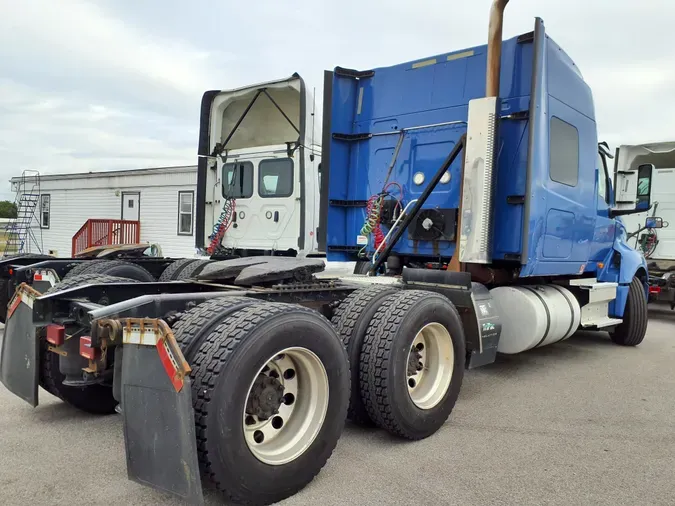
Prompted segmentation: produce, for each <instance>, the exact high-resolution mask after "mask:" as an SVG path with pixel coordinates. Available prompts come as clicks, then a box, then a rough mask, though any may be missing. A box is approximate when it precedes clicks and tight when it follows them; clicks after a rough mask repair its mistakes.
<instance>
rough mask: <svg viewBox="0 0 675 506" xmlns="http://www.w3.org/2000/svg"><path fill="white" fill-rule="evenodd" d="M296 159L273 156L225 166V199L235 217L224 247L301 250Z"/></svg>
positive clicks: (223, 175)
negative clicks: (233, 210) (228, 202)
mask: <svg viewBox="0 0 675 506" xmlns="http://www.w3.org/2000/svg"><path fill="white" fill-rule="evenodd" d="M296 161H297V160H296V159H294V158H289V157H287V156H273V155H271V156H269V157H266V158H261V159H256V160H238V161H232V162H228V163H225V164H223V166H222V179H221V181H222V185H221V186H222V195H223V197H224V198H225V199H226V198H228V197H229V198H231V199H233V200H234V207H235V214H234V220H233V223H232V225H231V227H230V229H229V230H228V231H227V233H226V234H225V237H224V239H223V245H224V246H225V247H227V248H235V249H260V250H275V251H286V250H289V249H294V250H297V249H298V235H299V231H300V184H299V181H298V167H297V165H296Z"/></svg>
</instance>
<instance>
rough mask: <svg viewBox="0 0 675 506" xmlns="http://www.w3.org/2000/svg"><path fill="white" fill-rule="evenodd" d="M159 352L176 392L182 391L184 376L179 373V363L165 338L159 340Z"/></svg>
mask: <svg viewBox="0 0 675 506" xmlns="http://www.w3.org/2000/svg"><path fill="white" fill-rule="evenodd" d="M156 346H157V353H159V360H160V361H161V362H162V365H163V366H164V370H165V371H166V374H167V375H168V376H169V379H170V380H171V384H172V385H173V388H174V389H175V390H176V392H180V391H181V389H182V388H183V378H182V377H181V376H180V375H179V374H178V364H177V363H176V360H175V359H174V358H173V355H172V354H171V350H170V349H169V345H168V344H167V342H166V340H165V339H164V338H162V339H159V340H158V341H157V345H156Z"/></svg>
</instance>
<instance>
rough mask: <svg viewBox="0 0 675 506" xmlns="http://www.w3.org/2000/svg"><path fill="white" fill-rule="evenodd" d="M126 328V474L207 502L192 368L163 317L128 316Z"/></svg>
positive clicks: (153, 485) (124, 397) (124, 331)
mask: <svg viewBox="0 0 675 506" xmlns="http://www.w3.org/2000/svg"><path fill="white" fill-rule="evenodd" d="M139 322H140V324H139ZM123 328H124V330H123V342H124V359H123V360H122V403H121V405H122V414H123V418H124V440H125V445H126V455H127V473H128V476H129V478H130V479H131V480H133V481H136V482H138V483H141V484H143V485H148V486H150V487H153V488H156V489H158V490H161V491H164V492H169V493H171V494H174V495H176V496H178V497H180V498H182V499H183V500H185V501H187V502H189V503H191V504H203V501H204V499H203V495H202V486H201V480H200V475H199V464H198V460H197V440H196V435H195V421H194V412H193V408H192V393H191V386H190V377H189V375H188V374H189V371H190V369H189V367H188V366H187V363H186V362H185V359H184V358H183V356H182V354H181V353H180V350H179V349H178V346H177V344H176V342H175V339H174V338H173V334H172V333H171V330H169V328H168V326H166V324H165V323H164V322H162V321H160V320H135V319H129V320H125V321H124V326H123Z"/></svg>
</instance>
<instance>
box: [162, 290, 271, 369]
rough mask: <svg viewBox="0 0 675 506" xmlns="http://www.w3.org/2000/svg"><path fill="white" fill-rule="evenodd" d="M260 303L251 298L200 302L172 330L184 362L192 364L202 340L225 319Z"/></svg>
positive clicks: (228, 297) (226, 298) (224, 298)
mask: <svg viewBox="0 0 675 506" xmlns="http://www.w3.org/2000/svg"><path fill="white" fill-rule="evenodd" d="M260 302H261V301H259V300H258V299H254V298H252V297H232V296H223V297H217V298H215V299H211V300H208V301H206V302H202V303H201V304H199V305H198V306H197V307H195V308H193V309H190V310H189V311H186V312H185V314H184V315H183V316H182V317H181V319H180V320H178V322H177V323H176V324H175V325H174V326H173V329H172V330H173V334H174V336H175V338H176V341H177V342H178V346H180V350H181V352H183V356H184V357H185V360H187V361H188V363H191V362H192V359H193V358H194V355H195V353H196V352H197V350H199V347H200V346H201V344H202V342H203V341H204V339H206V337H207V336H208V335H209V334H211V332H213V329H215V328H216V327H217V326H218V325H219V324H220V322H222V321H223V320H224V319H225V318H226V317H228V316H230V315H232V314H234V313H235V312H236V311H238V310H240V309H242V308H245V307H248V306H252V305H253V304H258V303H260Z"/></svg>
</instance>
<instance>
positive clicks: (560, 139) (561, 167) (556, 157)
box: [549, 117, 579, 186]
mask: <svg viewBox="0 0 675 506" xmlns="http://www.w3.org/2000/svg"><path fill="white" fill-rule="evenodd" d="M550 135H551V137H550V147H549V151H550V158H549V170H550V175H551V179H552V180H553V181H556V182H558V183H561V184H564V185H567V186H576V185H577V182H578V181H579V131H578V130H577V129H576V128H575V127H573V126H572V125H570V124H569V123H566V122H564V121H563V120H561V119H558V118H556V117H552V118H551V132H550Z"/></svg>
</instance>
